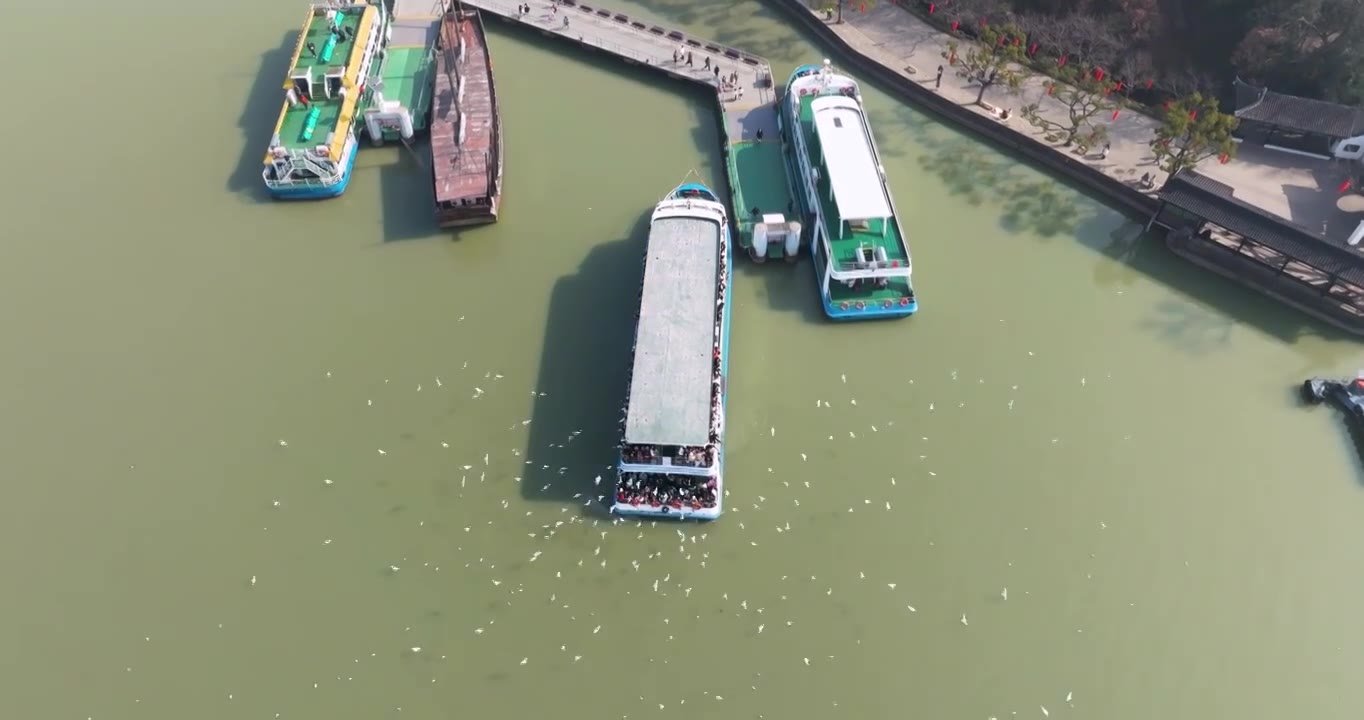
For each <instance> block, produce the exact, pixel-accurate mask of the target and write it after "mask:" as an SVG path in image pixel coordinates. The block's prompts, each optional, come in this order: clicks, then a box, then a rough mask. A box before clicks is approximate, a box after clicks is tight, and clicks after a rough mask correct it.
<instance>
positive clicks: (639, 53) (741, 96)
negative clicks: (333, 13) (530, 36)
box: [463, 0, 790, 257]
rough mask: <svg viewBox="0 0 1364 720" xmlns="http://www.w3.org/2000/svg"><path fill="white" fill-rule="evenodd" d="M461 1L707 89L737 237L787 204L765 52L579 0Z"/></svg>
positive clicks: (747, 235)
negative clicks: (715, 110)
mask: <svg viewBox="0 0 1364 720" xmlns="http://www.w3.org/2000/svg"><path fill="white" fill-rule="evenodd" d="M463 2H464V4H465V5H466V6H468V7H473V8H477V9H479V10H480V11H482V12H484V13H485V14H488V15H496V16H498V17H500V18H502V19H504V20H506V21H508V22H510V23H513V24H515V25H518V26H521V27H524V28H527V29H530V30H534V31H537V32H539V33H541V34H543V35H546V36H551V37H554V36H557V37H561V38H563V39H565V40H567V41H570V42H573V43H575V44H577V45H579V46H582V47H585V48H588V49H591V50H598V51H602V52H606V53H608V54H610V55H614V56H616V57H618V58H621V59H622V60H625V61H626V62H628V63H632V64H636V65H641V66H644V67H649V68H653V69H655V70H657V71H659V72H661V73H663V74H665V75H668V76H670V77H673V78H677V79H680V80H685V81H687V82H690V83H695V84H697V85H699V86H702V87H704V88H707V89H709V90H711V91H712V92H714V93H715V98H716V100H717V104H718V108H719V113H720V118H721V129H722V132H723V133H724V138H723V142H724V146H723V148H722V149H723V152H724V156H725V165H726V172H727V175H728V180H729V186H730V194H731V199H732V203H731V207H732V210H733V218H732V219H733V220H734V224H735V229H736V230H737V232H738V239H739V244H740V245H741V246H742V247H744V248H749V247H750V243H749V241H750V240H751V234H752V228H753V225H754V223H755V222H757V221H758V219H759V218H760V217H761V216H762V215H764V214H768V213H778V214H780V213H786V212H787V211H788V208H789V207H790V198H789V189H788V187H787V178H786V172H785V169H784V166H783V160H782V155H781V150H780V143H781V140H780V133H779V131H778V126H777V97H778V88H777V87H776V83H775V82H774V79H773V77H772V66H771V64H770V63H769V62H768V61H767V60H766V59H764V58H762V57H759V56H757V55H754V54H752V53H749V52H746V51H744V50H740V49H738V48H733V47H729V46H726V45H721V44H719V43H716V42H712V41H710V40H706V39H704V38H698V37H695V36H693V35H690V34H688V33H685V32H683V31H681V30H677V29H675V28H669V27H664V26H662V25H659V24H657V23H653V22H645V21H642V20H637V19H634V18H632V17H630V16H629V15H627V14H625V13H621V12H615V11H612V10H608V9H606V8H601V7H598V6H596V5H595V4H593V3H591V2H587V3H584V2H581V0H559V2H557V3H556V2H545V1H544V0H532V1H531V2H530V3H528V4H529V6H530V11H529V12H525V11H524V10H523V9H522V7H521V6H522V5H523V4H527V3H521V2H519V1H518V0H463ZM741 154H742V155H744V156H745V157H746V160H745V161H744V162H743V163H740V162H738V161H737V158H738V157H739V156H740V155H741ZM755 211H756V212H755ZM780 253H781V250H780V248H777V247H771V248H770V249H769V257H778V256H780Z"/></svg>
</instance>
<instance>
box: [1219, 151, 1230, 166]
mask: <svg viewBox="0 0 1364 720" xmlns="http://www.w3.org/2000/svg"><path fill="white" fill-rule="evenodd" d="M1230 159H1231V156H1230V155H1228V154H1226V153H1222V154H1221V155H1219V156H1218V157H1217V162H1219V163H1222V164H1223V165H1226V164H1227V161H1228V160H1230Z"/></svg>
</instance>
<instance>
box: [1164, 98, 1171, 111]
mask: <svg viewBox="0 0 1364 720" xmlns="http://www.w3.org/2000/svg"><path fill="white" fill-rule="evenodd" d="M1163 109H1165V110H1169V109H1170V101H1169V100H1166V101H1165V105H1164V107H1163Z"/></svg>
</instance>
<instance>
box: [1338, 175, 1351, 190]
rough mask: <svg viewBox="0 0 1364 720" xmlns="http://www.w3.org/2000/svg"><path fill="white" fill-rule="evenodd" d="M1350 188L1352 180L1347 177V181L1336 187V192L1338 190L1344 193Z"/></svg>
mask: <svg viewBox="0 0 1364 720" xmlns="http://www.w3.org/2000/svg"><path fill="white" fill-rule="evenodd" d="M1349 189H1350V180H1349V179H1348V178H1347V179H1346V180H1345V182H1343V183H1341V184H1340V187H1338V188H1336V192H1337V193H1343V192H1345V191H1346V190H1349Z"/></svg>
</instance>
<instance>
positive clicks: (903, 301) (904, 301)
mask: <svg viewBox="0 0 1364 720" xmlns="http://www.w3.org/2000/svg"><path fill="white" fill-rule="evenodd" d="M900 305H902V306H904V307H909V298H907V297H902V298H900Z"/></svg>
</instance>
